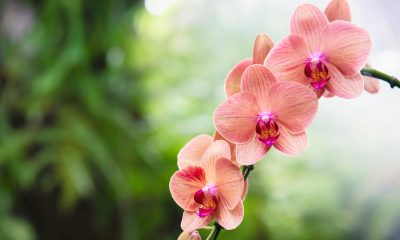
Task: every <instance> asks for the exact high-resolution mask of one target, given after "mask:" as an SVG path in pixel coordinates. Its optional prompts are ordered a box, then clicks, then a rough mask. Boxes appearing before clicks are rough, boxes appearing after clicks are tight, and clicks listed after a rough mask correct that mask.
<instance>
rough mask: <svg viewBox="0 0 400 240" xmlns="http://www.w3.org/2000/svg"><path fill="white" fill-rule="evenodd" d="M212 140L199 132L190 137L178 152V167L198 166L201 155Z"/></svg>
mask: <svg viewBox="0 0 400 240" xmlns="http://www.w3.org/2000/svg"><path fill="white" fill-rule="evenodd" d="M212 142H213V139H212V137H210V136H208V135H206V134H201V135H198V136H196V137H194V138H192V139H191V140H190V141H189V142H188V143H186V144H185V146H183V148H182V149H181V150H180V151H179V153H178V167H179V169H182V168H185V167H187V166H189V165H192V166H199V165H200V160H201V157H202V156H203V154H204V152H205V151H206V149H207V148H208V147H209V146H210V145H211V143H212Z"/></svg>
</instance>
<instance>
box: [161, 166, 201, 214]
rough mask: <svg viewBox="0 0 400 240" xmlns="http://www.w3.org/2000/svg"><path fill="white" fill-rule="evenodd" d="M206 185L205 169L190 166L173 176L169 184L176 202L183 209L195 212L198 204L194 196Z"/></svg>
mask: <svg viewBox="0 0 400 240" xmlns="http://www.w3.org/2000/svg"><path fill="white" fill-rule="evenodd" d="M205 185H206V175H205V172H204V169H203V168H201V167H198V166H188V167H186V168H184V169H181V170H179V171H177V172H175V173H174V175H172V177H171V180H170V182H169V189H170V191H171V195H172V198H173V199H174V201H175V202H176V203H177V204H178V205H179V206H180V207H181V208H183V209H185V210H188V211H194V210H195V207H196V205H197V204H196V202H195V201H194V198H193V196H194V194H195V193H196V191H198V190H199V189H201V188H203V187H204V186H205Z"/></svg>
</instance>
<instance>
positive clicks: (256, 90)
mask: <svg viewBox="0 0 400 240" xmlns="http://www.w3.org/2000/svg"><path fill="white" fill-rule="evenodd" d="M317 108H318V100H317V97H316V95H315V93H314V92H313V91H312V90H311V89H309V88H308V87H306V86H303V85H302V84H299V83H296V82H289V81H281V82H278V81H277V80H276V78H275V77H274V75H273V74H272V73H271V72H270V71H269V70H268V68H267V67H265V66H263V65H260V64H255V65H251V66H249V67H248V68H247V69H246V70H245V72H244V73H243V77H242V83H241V92H240V93H236V94H234V95H233V96H231V97H229V98H228V99H226V100H225V101H224V102H223V103H221V104H220V105H219V106H218V107H217V109H216V110H215V112H214V125H215V127H216V129H217V131H218V132H219V133H220V134H221V135H222V136H223V137H224V138H226V139H227V140H228V141H230V142H233V143H236V144H237V145H236V154H237V155H236V160H237V162H239V164H242V165H252V164H254V163H256V162H257V161H259V160H260V159H261V158H262V157H263V156H264V155H265V154H266V153H267V152H268V150H269V149H270V148H271V147H272V146H274V147H275V148H277V149H278V150H280V151H282V152H284V153H287V154H292V155H297V154H300V153H302V152H303V151H304V150H305V148H306V147H307V136H306V133H305V129H306V127H307V126H308V125H309V124H310V123H311V121H312V119H313V118H314V116H315V113H316V111H317Z"/></svg>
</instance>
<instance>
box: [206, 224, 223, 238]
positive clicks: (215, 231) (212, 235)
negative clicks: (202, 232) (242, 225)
mask: <svg viewBox="0 0 400 240" xmlns="http://www.w3.org/2000/svg"><path fill="white" fill-rule="evenodd" d="M222 229H223V227H222V226H221V225H219V223H217V222H215V223H214V228H213V230H212V231H211V233H210V235H209V236H208V237H207V239H206V240H215V239H217V238H218V235H219V233H220V232H221V230H222Z"/></svg>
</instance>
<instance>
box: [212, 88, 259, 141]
mask: <svg viewBox="0 0 400 240" xmlns="http://www.w3.org/2000/svg"><path fill="white" fill-rule="evenodd" d="M258 113H259V109H258V105H257V99H256V98H255V96H254V95H253V94H251V93H248V92H241V93H237V94H235V95H233V96H231V97H229V98H228V99H226V100H225V101H224V102H223V103H222V104H220V105H219V106H218V107H217V109H216V110H215V112H214V125H215V128H216V129H217V131H218V132H219V133H220V134H221V135H222V136H223V137H224V138H226V139H228V141H230V142H233V143H244V142H248V141H249V140H250V138H251V136H252V134H253V132H254V130H255V126H256V124H257V117H258Z"/></svg>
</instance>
